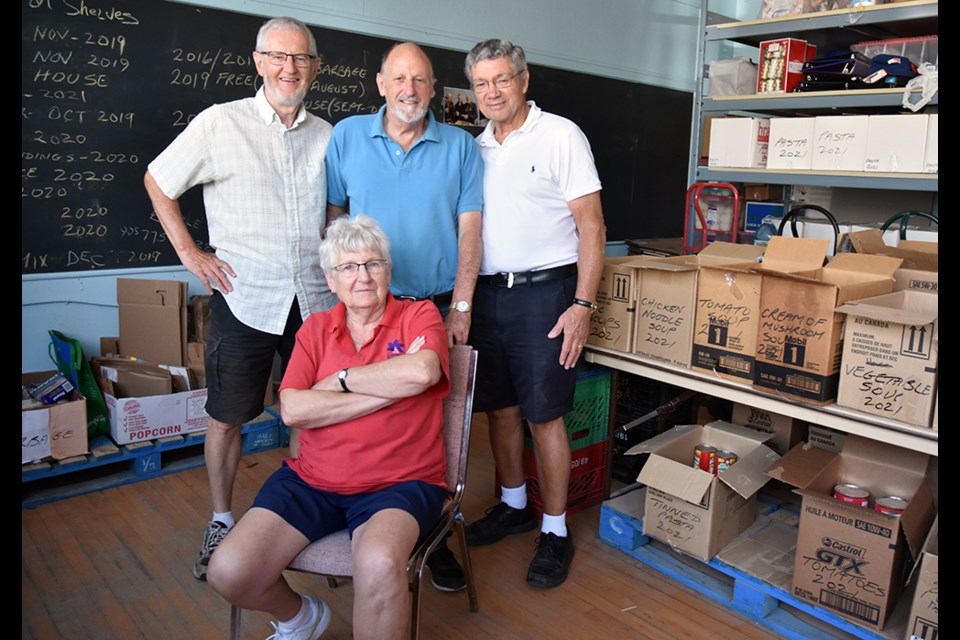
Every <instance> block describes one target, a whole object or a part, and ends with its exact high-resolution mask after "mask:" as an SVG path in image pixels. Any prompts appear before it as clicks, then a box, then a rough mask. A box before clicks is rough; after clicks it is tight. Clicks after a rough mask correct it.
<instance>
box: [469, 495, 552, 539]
mask: <svg viewBox="0 0 960 640" xmlns="http://www.w3.org/2000/svg"><path fill="white" fill-rule="evenodd" d="M536 528H537V514H536V512H535V511H534V510H533V506H532V505H531V504H530V503H529V502H528V503H527V506H526V507H525V508H523V509H514V508H513V507H511V506H510V505H508V504H507V503H506V502H499V503H497V504H496V505H494V506H492V507H490V508H489V509H487V515H485V516H483V517H482V518H480V519H479V520H477V521H476V522H474V523H471V524H469V525H467V544H468V545H470V546H471V547H482V546H483V545H485V544H493V543H494V542H497V541H498V540H502V539H503V538H504V537H505V536H509V535H512V534H514V533H526V532H527V531H533V530H534V529H536Z"/></svg>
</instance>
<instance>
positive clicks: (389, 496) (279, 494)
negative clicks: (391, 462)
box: [253, 462, 449, 542]
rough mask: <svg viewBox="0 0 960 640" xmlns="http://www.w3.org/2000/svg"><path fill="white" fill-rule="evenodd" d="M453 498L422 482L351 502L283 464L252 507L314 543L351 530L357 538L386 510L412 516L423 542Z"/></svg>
mask: <svg viewBox="0 0 960 640" xmlns="http://www.w3.org/2000/svg"><path fill="white" fill-rule="evenodd" d="M448 497H449V494H448V493H447V490H446V489H444V488H443V487H439V486H437V485H435V484H428V483H426V482H421V481H419V480H410V481H407V482H401V483H399V484H395V485H393V486H390V487H387V488H385V489H381V490H379V491H373V492H371V493H358V494H356V495H349V496H345V495H341V494H339V493H332V492H329V491H321V490H320V489H316V488H314V487H311V486H310V485H309V484H307V483H306V482H304V481H303V479H302V478H301V477H300V476H299V475H297V472H296V471H294V470H293V469H291V468H290V467H288V466H287V463H286V462H284V463H283V466H282V467H280V468H279V469H277V470H276V471H274V472H273V474H272V475H271V476H270V477H269V478H267V481H266V482H264V483H263V487H261V489H260V493H258V494H257V497H256V498H255V499H254V501H253V506H255V507H260V508H262V509H267V510H269V511H272V512H274V513H275V514H277V515H278V516H280V517H281V518H283V519H284V520H285V521H287V522H288V523H289V524H290V525H292V526H293V527H294V528H295V529H296V530H297V531H299V532H300V533H302V534H303V535H304V536H306V538H307V539H308V540H309V541H310V542H314V541H316V540H319V539H320V538H322V537H324V536H326V535H329V534H331V533H334V532H335V531H340V530H341V529H347V530H348V531H349V532H350V537H351V538H352V537H353V532H354V530H355V529H356V528H357V527H359V526H360V525H362V524H363V523H364V522H366V521H367V520H369V519H370V518H371V517H372V516H373V515H374V514H375V513H377V512H378V511H383V510H384V509H400V510H401V511H405V512H407V513H409V514H410V515H411V516H413V517H414V519H415V520H416V521H417V523H418V524H419V525H420V536H421V537H422V536H423V535H424V534H425V533H427V532H429V531H430V529H431V528H432V527H433V525H435V524H436V522H437V518H439V517H440V511H441V510H442V509H443V505H444V503H445V502H446V500H447V498H448Z"/></svg>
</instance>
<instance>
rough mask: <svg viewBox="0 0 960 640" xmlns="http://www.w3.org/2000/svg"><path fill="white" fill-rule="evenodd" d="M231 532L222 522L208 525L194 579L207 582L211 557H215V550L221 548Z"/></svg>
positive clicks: (194, 568)
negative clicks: (221, 544)
mask: <svg viewBox="0 0 960 640" xmlns="http://www.w3.org/2000/svg"><path fill="white" fill-rule="evenodd" d="M229 532H230V528H229V527H228V526H227V525H225V524H223V523H222V522H219V521H217V520H213V521H211V522H209V523H207V530H206V531H204V533H203V546H202V547H200V555H199V557H197V561H196V562H195V563H194V564H193V577H194V578H196V579H197V580H204V581H206V579H207V565H208V564H210V556H212V555H213V552H214V550H215V549H216V548H217V547H218V546H220V543H221V542H223V539H224V538H226V537H227V534H228V533H229Z"/></svg>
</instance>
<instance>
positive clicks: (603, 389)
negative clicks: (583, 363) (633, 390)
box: [524, 365, 611, 451]
mask: <svg viewBox="0 0 960 640" xmlns="http://www.w3.org/2000/svg"><path fill="white" fill-rule="evenodd" d="M610 377H611V376H610V369H608V368H607V367H602V366H599V365H592V366H589V367H584V368H583V369H582V370H581V371H580V373H578V374H577V388H576V390H575V391H574V393H573V410H571V411H570V412H569V413H567V414H566V415H564V416H563V421H564V423H565V425H566V427H567V439H568V440H569V441H570V450H571V451H576V450H577V449H583V448H584V447H590V446H592V445H595V444H597V443H599V442H606V441H607V438H608V437H609V427H610V424H609V422H610ZM524 445H525V446H526V447H527V448H528V449H532V448H533V438H532V437H531V435H530V429H529V427H528V426H527V425H526V424H524Z"/></svg>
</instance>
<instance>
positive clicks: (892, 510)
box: [873, 496, 908, 516]
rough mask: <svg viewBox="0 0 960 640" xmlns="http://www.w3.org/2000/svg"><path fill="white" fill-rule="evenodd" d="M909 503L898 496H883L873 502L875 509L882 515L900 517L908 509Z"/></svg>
mask: <svg viewBox="0 0 960 640" xmlns="http://www.w3.org/2000/svg"><path fill="white" fill-rule="evenodd" d="M907 504H908V503H907V501H906V500H904V499H903V498H900V497H898V496H883V497H881V498H877V499H876V500H875V501H874V502H873V508H874V509H876V510H877V511H879V512H880V513H885V514H887V515H891V516H898V515H900V514H901V513H903V510H904V509H906V508H907Z"/></svg>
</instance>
